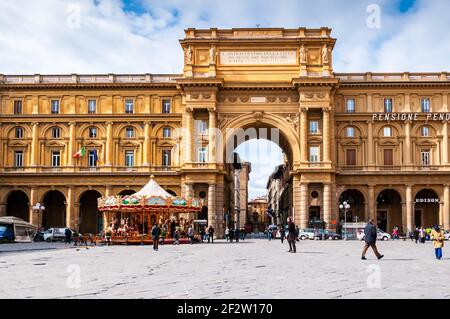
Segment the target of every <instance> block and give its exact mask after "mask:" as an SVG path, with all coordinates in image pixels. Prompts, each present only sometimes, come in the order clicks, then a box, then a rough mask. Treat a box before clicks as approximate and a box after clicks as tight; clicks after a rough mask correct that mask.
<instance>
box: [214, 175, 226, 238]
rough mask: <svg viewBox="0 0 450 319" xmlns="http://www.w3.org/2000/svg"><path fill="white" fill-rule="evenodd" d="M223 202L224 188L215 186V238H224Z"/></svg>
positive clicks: (219, 184) (218, 185)
mask: <svg viewBox="0 0 450 319" xmlns="http://www.w3.org/2000/svg"><path fill="white" fill-rule="evenodd" d="M224 202H225V186H224V185H223V184H221V183H218V184H217V185H216V211H215V214H216V216H217V220H216V221H217V227H216V231H215V233H216V236H217V238H224V235H225V234H224V231H225V229H224V223H225V222H224Z"/></svg>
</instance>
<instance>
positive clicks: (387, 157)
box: [383, 149, 394, 166]
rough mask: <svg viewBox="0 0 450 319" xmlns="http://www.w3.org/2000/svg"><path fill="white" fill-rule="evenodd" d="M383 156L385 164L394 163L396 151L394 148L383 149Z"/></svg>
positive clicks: (390, 164)
mask: <svg viewBox="0 0 450 319" xmlns="http://www.w3.org/2000/svg"><path fill="white" fill-rule="evenodd" d="M383 156H384V165H385V166H392V165H394V151H393V150H392V149H388V150H383Z"/></svg>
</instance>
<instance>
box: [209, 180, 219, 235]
mask: <svg viewBox="0 0 450 319" xmlns="http://www.w3.org/2000/svg"><path fill="white" fill-rule="evenodd" d="M216 210H217V207H216V184H209V186H208V225H212V227H213V228H214V230H216V229H217V214H216ZM215 235H216V236H215V237H216V238H217V235H218V234H217V233H215Z"/></svg>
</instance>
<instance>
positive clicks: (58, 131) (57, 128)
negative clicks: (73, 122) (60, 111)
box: [52, 126, 61, 138]
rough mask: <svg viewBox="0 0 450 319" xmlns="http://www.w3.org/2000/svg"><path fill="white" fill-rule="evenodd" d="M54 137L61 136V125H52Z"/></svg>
mask: <svg viewBox="0 0 450 319" xmlns="http://www.w3.org/2000/svg"><path fill="white" fill-rule="evenodd" d="M52 138H61V129H60V128H59V127H57V126H55V127H52Z"/></svg>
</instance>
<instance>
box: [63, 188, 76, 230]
mask: <svg viewBox="0 0 450 319" xmlns="http://www.w3.org/2000/svg"><path fill="white" fill-rule="evenodd" d="M78 221H79V216H76V215H75V191H74V187H73V186H68V187H67V206H66V227H69V228H72V229H76V230H78V227H79V225H78Z"/></svg>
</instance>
